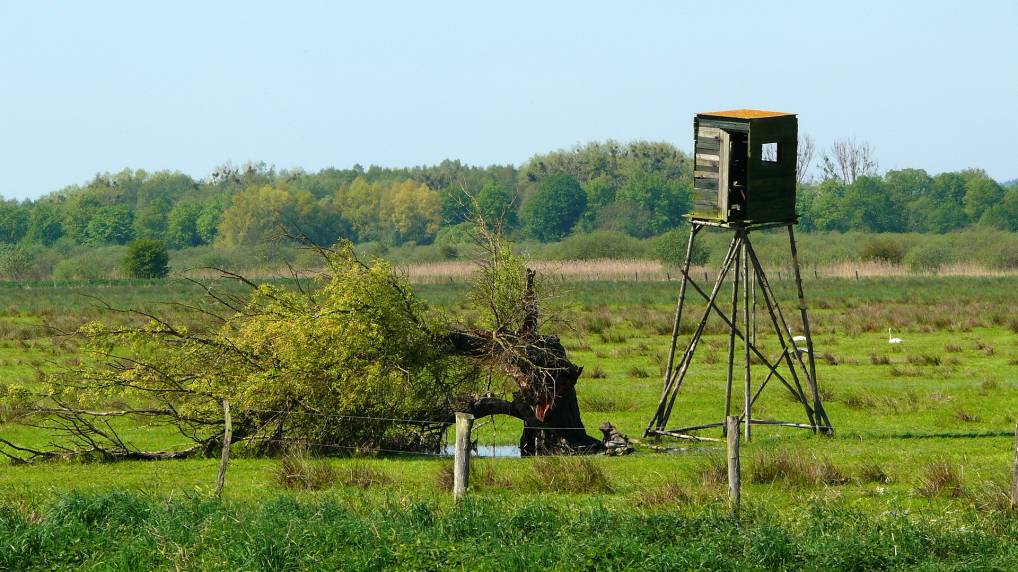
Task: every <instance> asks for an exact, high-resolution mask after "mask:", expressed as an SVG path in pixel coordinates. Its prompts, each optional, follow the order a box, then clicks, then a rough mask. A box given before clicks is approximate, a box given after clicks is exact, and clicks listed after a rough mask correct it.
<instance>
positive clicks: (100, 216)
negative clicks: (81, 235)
mask: <svg viewBox="0 0 1018 572" xmlns="http://www.w3.org/2000/svg"><path fill="white" fill-rule="evenodd" d="M133 219H134V213H133V212H132V211H131V209H130V208H129V207H128V206H127V205H112V206H105V207H99V208H97V209H96V210H95V212H94V213H93V215H92V217H91V218H90V219H89V221H88V225H87V226H85V240H84V241H83V243H84V244H87V245H89V246H100V245H104V244H126V243H127V242H129V241H130V240H131V239H132V238H134V230H133V228H132V221H133Z"/></svg>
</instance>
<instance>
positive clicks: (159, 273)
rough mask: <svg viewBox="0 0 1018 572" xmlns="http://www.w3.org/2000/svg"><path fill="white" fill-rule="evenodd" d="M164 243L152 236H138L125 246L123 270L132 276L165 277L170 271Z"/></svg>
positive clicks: (168, 257)
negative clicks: (125, 253)
mask: <svg viewBox="0 0 1018 572" xmlns="http://www.w3.org/2000/svg"><path fill="white" fill-rule="evenodd" d="M169 262H170V256H169V253H167V252H166V244H165V243H164V242H163V241H161V240H156V239H153V238H139V239H138V240H135V241H133V242H131V244H129V245H128V246H127V255H126V256H125V257H124V272H126V273H127V275H128V276H130V277H132V278H165V277H166V275H167V274H169V272H170V268H169Z"/></svg>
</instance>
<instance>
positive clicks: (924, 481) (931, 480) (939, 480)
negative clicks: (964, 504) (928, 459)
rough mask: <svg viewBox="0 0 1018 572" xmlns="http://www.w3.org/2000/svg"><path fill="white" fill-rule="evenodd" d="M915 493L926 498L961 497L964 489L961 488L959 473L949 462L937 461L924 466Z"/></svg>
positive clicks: (944, 460) (945, 460)
mask: <svg viewBox="0 0 1018 572" xmlns="http://www.w3.org/2000/svg"><path fill="white" fill-rule="evenodd" d="M916 492H917V493H919V496H923V497H927V498H933V497H960V496H963V495H964V494H965V489H964V488H963V487H962V482H961V471H959V469H958V467H957V466H956V465H955V464H954V463H952V462H951V461H948V460H947V459H937V460H936V461H933V462H932V463H930V464H929V465H927V466H926V469H925V471H924V472H923V475H922V477H920V479H919V482H918V483H917V484H916Z"/></svg>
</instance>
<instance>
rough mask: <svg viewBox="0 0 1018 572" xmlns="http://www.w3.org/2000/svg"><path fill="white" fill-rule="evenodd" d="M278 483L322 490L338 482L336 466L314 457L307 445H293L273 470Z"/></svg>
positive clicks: (295, 487) (293, 487) (298, 487)
mask: <svg viewBox="0 0 1018 572" xmlns="http://www.w3.org/2000/svg"><path fill="white" fill-rule="evenodd" d="M272 474H273V478H274V480H275V481H276V483H277V484H278V485H280V486H282V487H285V488H288V489H304V490H315V491H317V490H321V489H324V488H328V487H330V486H332V484H333V483H335V482H336V478H337V474H336V468H335V467H333V466H332V465H330V464H329V463H328V462H326V461H322V460H319V459H314V458H312V457H311V455H310V453H308V451H307V449H306V448H305V447H300V446H298V447H293V448H291V449H290V450H289V451H287V453H286V454H285V455H283V457H282V458H281V459H280V460H279V464H278V465H277V466H276V468H275V469H274V470H273V473H272Z"/></svg>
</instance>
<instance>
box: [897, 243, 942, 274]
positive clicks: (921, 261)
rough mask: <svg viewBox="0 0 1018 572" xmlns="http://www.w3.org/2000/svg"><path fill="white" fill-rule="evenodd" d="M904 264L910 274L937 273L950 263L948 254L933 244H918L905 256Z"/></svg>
mask: <svg viewBox="0 0 1018 572" xmlns="http://www.w3.org/2000/svg"><path fill="white" fill-rule="evenodd" d="M904 261H905V264H906V265H907V266H908V268H909V270H911V271H912V272H939V271H940V269H941V267H943V266H944V265H945V264H947V263H948V262H950V261H951V260H950V254H949V253H948V252H947V251H946V250H944V249H943V248H941V247H939V246H937V245H935V244H920V245H919V246H916V247H915V248H913V249H912V250H909V251H908V254H906V255H905V259H904Z"/></svg>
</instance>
